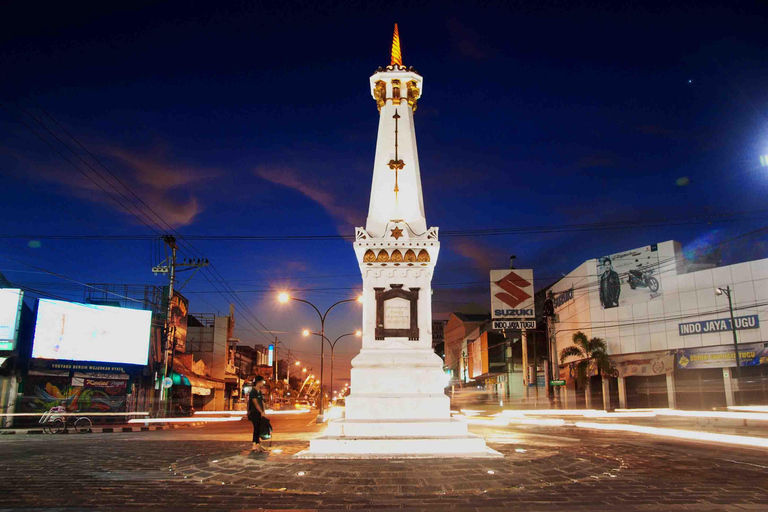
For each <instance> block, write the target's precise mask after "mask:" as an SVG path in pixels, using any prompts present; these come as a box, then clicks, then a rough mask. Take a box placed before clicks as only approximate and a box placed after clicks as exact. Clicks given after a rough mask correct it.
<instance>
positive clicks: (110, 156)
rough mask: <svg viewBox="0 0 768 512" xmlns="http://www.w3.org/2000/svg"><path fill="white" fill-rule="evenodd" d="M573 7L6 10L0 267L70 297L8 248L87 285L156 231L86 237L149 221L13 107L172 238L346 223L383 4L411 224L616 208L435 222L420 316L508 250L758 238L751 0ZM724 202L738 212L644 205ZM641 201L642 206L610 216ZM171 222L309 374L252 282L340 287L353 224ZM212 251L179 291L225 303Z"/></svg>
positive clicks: (550, 273) (762, 110)
mask: <svg viewBox="0 0 768 512" xmlns="http://www.w3.org/2000/svg"><path fill="white" fill-rule="evenodd" d="M319 4H322V5H323V6H322V7H321V6H319ZM576 4H578V2H566V1H562V2H555V1H549V2H548V1H537V2H504V3H499V4H494V3H490V2H480V3H477V4H476V5H472V4H471V3H469V2H461V3H456V4H453V3H450V2H437V3H432V4H430V3H420V2H405V3H398V2H360V3H356V2H338V3H334V2H306V3H290V2H287V3H286V2H274V3H273V2H268V3H267V2H264V3H261V2H209V1H207V2H194V1H192V2H190V1H185V2H141V1H133V2H124V3H123V2H101V3H93V4H85V3H77V2H76V3H53V2H50V3H48V4H47V5H41V4H38V3H30V2H26V3H23V5H22V2H16V5H15V6H10V7H8V6H6V7H5V8H4V11H5V12H4V15H3V20H2V21H0V62H2V63H3V66H2V68H3V76H4V78H3V80H2V83H1V84H0V102H2V105H3V106H4V108H2V109H0V136H1V138H0V169H2V176H3V179H2V184H3V186H2V190H3V201H2V202H0V215H2V218H3V219H5V222H3V228H2V229H0V235H4V236H6V235H23V237H16V238H13V237H11V238H8V237H4V238H0V256H2V257H3V258H6V259H0V271H1V272H3V274H5V276H6V277H7V278H8V279H10V280H11V281H12V282H16V283H20V284H22V285H24V286H27V287H31V288H35V289H38V290H42V291H44V292H46V293H48V294H52V295H54V296H57V297H66V298H69V299H74V300H80V299H82V297H83V292H82V287H81V286H79V285H77V284H74V283H72V282H68V281H64V280H62V279H59V278H57V277H55V276H53V275H50V274H46V273H44V272H41V271H40V270H35V269H32V268H31V267H28V266H25V265H23V264H20V263H16V262H13V261H9V260H8V259H7V258H11V259H13V260H18V261H22V262H24V263H26V264H29V265H34V266H35V267H38V268H41V269H45V270H47V271H51V272H55V273H58V274H61V275H64V276H67V277H69V278H72V279H74V280H76V281H80V282H86V283H126V284H158V285H161V284H163V281H164V279H163V278H162V277H160V276H158V277H155V276H153V275H152V273H151V272H150V268H151V265H152V264H155V263H157V258H156V256H157V255H156V249H157V246H158V244H157V243H152V242H150V241H149V240H106V239H99V237H103V236H108V235H139V236H148V235H153V234H154V233H153V231H152V230H150V228H148V227H146V226H144V225H142V224H141V223H140V222H139V221H138V220H137V219H136V218H135V217H134V216H132V215H129V214H128V213H126V211H125V210H124V209H122V208H121V207H120V206H118V204H117V203H116V202H115V201H114V200H113V199H111V198H110V197H108V196H107V195H106V194H105V193H104V192H103V191H101V190H100V189H99V188H97V187H96V185H94V183H93V182H92V181H90V180H89V179H88V178H87V177H86V176H84V174H83V173H81V172H80V171H78V170H77V169H75V168H74V167H73V166H71V165H70V164H69V163H68V162H67V161H66V160H65V159H64V158H63V157H62V156H61V155H59V154H57V152H56V151H55V150H54V149H52V148H51V147H50V146H48V145H47V144H46V143H45V142H43V141H42V140H40V138H38V137H37V136H36V135H35V134H33V133H32V132H31V131H30V130H29V129H28V128H27V127H26V126H25V124H24V123H26V124H27V125H29V126H30V127H32V128H34V129H35V130H36V131H37V132H38V133H39V134H40V135H42V136H43V137H44V138H46V140H48V141H49V142H50V143H51V144H52V145H53V146H54V148H56V149H57V150H58V151H59V152H60V153H61V154H62V155H64V156H66V157H67V158H69V159H70V160H72V161H73V162H75V163H77V164H78V166H79V167H80V168H81V170H82V171H83V172H84V173H85V174H86V175H88V176H91V177H92V178H94V179H95V180H96V181H97V182H99V180H100V178H98V177H96V176H95V175H94V174H93V173H92V171H91V170H90V169H89V168H88V167H87V166H86V165H85V164H83V163H82V162H81V161H79V160H77V159H76V157H74V156H73V155H72V153H70V152H69V150H68V149H66V148H67V147H70V148H72V149H73V150H75V151H76V152H78V153H79V154H81V155H84V151H83V149H82V148H79V147H78V146H77V143H76V142H75V140H76V141H77V142H79V143H80V144H82V145H83V146H84V147H85V148H87V149H88V151H90V153H92V154H93V156H95V157H96V158H97V159H98V160H99V161H100V162H102V163H103V164H104V165H106V167H107V168H108V169H109V170H110V171H111V172H112V173H114V174H115V176H117V177H118V178H119V179H120V181H122V182H123V183H124V184H125V185H127V186H128V187H129V188H130V190H131V191H133V192H135V193H136V194H137V195H138V196H139V197H140V198H141V199H142V200H143V201H144V202H145V203H146V204H147V205H149V206H150V207H151V208H152V209H153V210H154V211H155V212H157V213H158V214H159V215H160V216H161V217H162V218H163V219H164V220H165V221H166V222H168V223H169V224H171V225H172V226H173V227H174V228H176V229H178V232H179V233H181V234H182V235H263V236H286V235H338V234H344V235H352V234H353V233H354V229H353V228H354V227H355V226H362V225H364V222H365V217H366V213H367V212H366V210H367V206H368V198H369V192H370V185H371V176H372V165H373V157H374V150H375V142H376V130H377V123H378V119H377V116H378V113H377V110H376V105H375V102H374V100H373V99H372V98H371V96H370V91H369V85H368V77H369V76H370V75H371V74H372V73H373V72H374V71H375V70H376V68H377V67H379V66H385V65H387V64H389V45H390V41H391V35H392V29H393V25H394V23H395V22H397V23H398V24H399V27H400V36H401V43H402V49H403V60H404V64H405V65H407V66H414V67H415V69H416V70H418V72H419V73H420V74H421V75H422V76H423V77H424V89H423V96H422V99H421V100H420V102H419V108H418V111H417V112H416V115H415V119H416V131H417V140H418V144H419V156H420V164H421V172H422V182H423V187H424V195H425V207H426V212H427V222H428V225H431V226H439V227H440V228H441V229H442V230H444V231H457V230H461V231H471V230H476V229H490V228H523V227H533V226H547V227H552V226H555V227H556V226H562V225H581V224H592V223H604V222H612V223H621V224H622V226H621V227H620V228H619V229H610V230H608V229H600V230H590V231H578V232H563V231H554V232H550V233H532V234H524V235H520V234H516V235H504V236H466V237H445V238H443V239H442V252H441V255H440V259H439V261H438V264H437V268H436V273H435V279H434V283H435V294H434V301H435V315H436V317H441V318H445V317H446V314H447V313H449V312H450V311H453V310H457V309H460V308H463V307H465V306H467V305H468V304H470V303H479V304H480V305H482V306H484V307H486V308H487V307H488V302H489V289H488V284H487V281H488V270H489V269H491V268H506V267H507V266H508V264H509V256H510V255H511V254H515V255H517V257H518V258H517V260H516V264H517V266H518V267H520V268H526V267H533V268H534V270H535V273H536V274H535V277H536V285H537V288H541V287H542V286H545V285H548V284H550V283H552V282H553V281H554V280H555V279H556V278H557V277H558V276H560V275H561V273H567V272H569V271H571V270H572V269H573V268H575V267H576V266H577V265H579V264H580V263H581V262H583V261H584V260H586V259H588V258H592V257H596V256H600V255H604V254H610V253H613V252H618V251H621V250H626V249H631V248H634V247H639V246H643V245H647V244H651V243H655V242H660V241H663V240H669V239H675V240H679V241H680V242H681V243H682V244H683V247H684V249H685V250H686V254H687V255H688V256H689V257H691V258H693V259H699V260H706V259H715V260H722V262H723V263H724V264H727V263H733V262H739V261H747V260H751V259H757V258H764V257H768V235H767V234H766V232H765V231H763V232H762V234H758V235H750V236H745V237H741V238H738V239H736V240H732V239H734V238H736V237H739V236H740V235H742V234H745V233H750V232H752V231H754V230H757V229H759V228H762V227H764V226H765V222H766V217H767V216H768V209H766V206H765V198H766V197H767V193H768V167H761V166H760V155H766V154H768V117H767V116H766V113H767V112H768V110H767V107H768V88H766V84H767V83H768V64H767V63H768V59H767V58H766V56H767V55H768V30H767V29H766V26H767V25H766V23H767V22H768V4H766V3H765V2H735V1H728V2H725V1H724V2H703V1H701V2H674V4H676V5H675V6H674V7H672V6H670V5H667V3H664V4H663V5H662V4H659V7H649V6H648V5H647V4H649V2H627V3H625V7H624V8H620V7H619V2H605V3H601V2H593V3H584V4H583V5H581V6H577V5H576ZM41 108H42V109H44V111H45V112H47V113H48V114H50V115H51V116H52V117H53V118H55V120H56V121H57V122H58V123H60V126H58V125H56V124H55V123H54V121H53V120H51V118H46V117H45V113H44V112H43V111H42V110H41ZM32 116H34V117H35V118H37V119H39V120H40V121H44V122H45V124H46V126H47V127H48V128H49V129H50V130H51V131H52V132H53V133H54V134H56V136H58V137H59V138H60V139H61V140H62V141H64V142H65V143H66V144H67V146H64V145H62V144H61V143H59V142H58V141H56V139H55V138H54V137H53V135H51V134H50V133H49V132H47V131H46V130H45V129H44V128H42V127H41V126H40V125H39V124H37V121H36V120H35V119H34V118H33V117H32ZM65 129H66V132H64V130H65ZM67 132H68V133H69V134H70V135H71V136H72V137H74V139H72V138H69V137H68V136H67ZM85 158H86V160H87V161H89V163H90V164H91V165H92V166H93V167H94V168H95V169H98V170H99V171H100V172H101V173H102V174H104V175H106V176H107V177H108V179H110V180H111V183H112V184H113V185H115V186H116V187H117V188H119V189H120V190H122V191H123V192H124V193H126V194H128V193H127V192H126V190H125V189H124V188H122V186H121V185H120V184H118V183H117V182H116V181H115V180H114V178H111V177H109V176H108V175H107V174H106V172H105V171H104V169H103V168H101V167H99V166H98V164H97V163H95V162H94V161H93V160H92V158H91V157H88V156H86V157H85ZM100 183H101V184H102V185H103V186H104V187H105V188H107V190H110V192H114V191H113V190H112V189H111V188H110V187H109V185H107V184H105V183H104V182H103V181H101V182H100ZM128 195H129V196H130V194H128ZM130 197H133V196H130ZM134 199H135V198H134ZM136 202H137V203H138V201H136ZM140 206H141V205H140ZM142 208H143V206H142ZM145 211H146V209H145ZM742 212H752V213H750V214H741V215H738V216H737V217H736V220H733V219H732V218H731V220H732V221H730V222H713V223H711V224H706V223H701V222H698V223H695V224H691V223H687V224H684V225H673V224H670V223H669V222H668V221H669V220H673V219H690V218H691V217H696V216H702V215H713V214H733V213H742ZM649 219H652V220H660V221H662V222H660V223H657V225H656V226H653V227H647V226H646V225H634V224H633V222H637V221H646V220H649ZM155 229H157V230H159V228H157V227H156V228H155ZM46 235H83V236H88V237H93V238H94V239H90V240H84V239H78V240H55V239H50V238H46V237H45V236H46ZM191 243H192V244H193V245H194V247H195V248H197V249H198V250H199V251H200V252H201V253H202V254H204V255H205V257H207V258H208V259H209V260H210V261H211V262H212V263H213V264H214V266H215V268H216V270H217V271H218V272H219V273H220V275H221V276H223V278H224V279H225V280H226V282H227V283H228V285H229V286H230V287H231V288H232V289H234V290H236V291H237V296H238V297H239V298H240V299H241V300H242V302H243V304H244V305H245V306H243V305H241V304H237V307H238V313H237V322H238V332H237V334H238V336H239V337H240V338H241V340H242V341H243V342H245V343H248V344H253V343H265V341H266V339H265V336H267V337H269V336H271V335H270V334H266V335H264V333H259V332H257V329H258V330H263V327H262V326H260V325H259V324H258V323H257V321H256V319H255V318H254V316H253V315H255V316H256V317H257V318H258V319H259V320H260V321H261V322H263V324H264V325H266V326H267V327H268V329H270V330H275V331H281V332H280V333H279V334H277V335H278V336H279V337H280V339H281V340H283V341H284V342H285V343H286V345H287V346H289V347H290V348H291V349H292V350H293V351H294V353H295V354H296V356H297V357H299V358H300V359H301V360H302V361H308V362H309V364H310V365H312V366H313V367H314V368H315V370H317V369H318V357H317V356H316V355H315V354H316V352H317V342H316V341H314V340H313V341H312V342H310V340H307V339H304V338H302V337H301V336H300V334H298V333H299V332H300V331H301V329H302V328H304V327H308V328H312V329H318V328H319V325H318V324H319V322H318V320H317V318H316V316H315V317H313V316H312V315H314V312H312V311H311V310H310V309H309V308H308V307H306V306H304V305H302V304H298V303H292V304H290V305H289V306H283V305H278V304H277V302H276V300H275V295H276V293H275V290H278V289H284V288H291V289H298V290H301V291H295V292H294V294H295V295H296V296H299V297H302V298H305V299H307V300H311V301H313V302H315V303H317V304H318V306H319V307H323V308H324V307H327V306H329V305H330V304H331V303H333V302H334V301H336V300H341V299H344V298H348V297H354V296H355V295H356V294H357V291H356V290H358V289H359V288H360V286H361V279H360V274H359V270H358V268H357V265H356V262H355V258H354V252H353V250H352V247H351V243H350V242H348V241H343V240H320V241H271V242H265V241H231V240H230V241H212V240H194V241H192V242H191ZM716 251H719V253H717V252H716ZM713 252H715V254H713ZM185 255H186V256H195V257H199V254H196V253H193V252H192V251H190V250H187V251H186V254H182V255H181V256H182V257H183V256H185ZM212 272H213V271H212V269H209V273H206V274H201V275H198V276H196V277H195V278H193V279H192V281H191V282H190V283H189V284H188V285H187V286H186V287H185V288H184V290H182V293H184V294H185V295H186V296H187V297H188V298H189V299H190V311H191V312H192V313H195V312H217V311H218V312H222V313H226V312H227V311H228V304H229V302H230V299H229V298H227V297H225V296H222V294H219V293H217V292H216V291H214V290H213V285H212V284H211V283H210V282H209V281H208V280H207V279H206V276H208V278H209V279H211V280H214V278H213V277H212V276H213V275H216V274H213V273H212ZM216 277H218V276H216ZM214 282H215V281H214ZM219 287H221V285H219ZM246 309H248V310H249V312H246V311H245V310H246ZM357 327H359V307H358V306H356V305H355V304H348V305H343V306H340V307H339V308H338V309H337V310H335V311H334V312H333V313H331V315H330V316H329V325H328V331H329V334H330V335H331V337H332V339H334V338H335V337H336V336H338V335H340V334H342V333H345V332H349V331H354V330H355V329H356V328H357ZM358 348H359V344H357V342H356V340H353V339H351V338H347V339H346V340H345V341H343V342H341V344H340V348H339V352H338V353H337V354H338V356H337V363H336V367H337V369H342V370H341V371H343V372H344V373H346V371H347V370H348V367H349V362H348V361H349V359H350V358H351V356H352V355H353V353H356V351H357V350H358ZM345 376H346V375H345Z"/></svg>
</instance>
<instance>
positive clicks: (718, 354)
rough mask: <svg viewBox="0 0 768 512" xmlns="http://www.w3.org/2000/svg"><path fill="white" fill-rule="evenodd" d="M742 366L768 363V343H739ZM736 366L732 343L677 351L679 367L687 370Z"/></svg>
mask: <svg viewBox="0 0 768 512" xmlns="http://www.w3.org/2000/svg"><path fill="white" fill-rule="evenodd" d="M739 363H740V366H757V365H760V364H768V343H749V344H745V345H741V344H740V345H739ZM732 366H736V351H735V350H734V348H733V346H732V345H718V346H715V347H696V348H682V349H679V350H678V351H677V367H678V368H681V369H686V370H698V369H700V368H730V367H732Z"/></svg>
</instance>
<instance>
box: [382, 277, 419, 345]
mask: <svg viewBox="0 0 768 512" xmlns="http://www.w3.org/2000/svg"><path fill="white" fill-rule="evenodd" d="M374 291H375V292H376V334H375V338H376V339H377V340H383V339H384V338H408V339H411V340H417V339H419V319H418V304H419V289H418V288H411V289H410V290H403V285H401V284H391V285H390V289H389V290H387V291H384V288H374Z"/></svg>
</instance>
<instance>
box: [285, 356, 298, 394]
mask: <svg viewBox="0 0 768 512" xmlns="http://www.w3.org/2000/svg"><path fill="white" fill-rule="evenodd" d="M290 355H291V354H290V352H289V353H288V357H290ZM293 365H294V366H299V365H301V361H296V362H295V363H293ZM285 372H286V373H285V382H287V383H288V390H289V391H290V389H291V365H290V364H287V365H285Z"/></svg>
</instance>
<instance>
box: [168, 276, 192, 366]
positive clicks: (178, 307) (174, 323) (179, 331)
mask: <svg viewBox="0 0 768 512" xmlns="http://www.w3.org/2000/svg"><path fill="white" fill-rule="evenodd" d="M163 311H168V287H167V286H164V287H163ZM188 314H189V301H188V300H187V299H186V298H185V297H184V296H183V295H182V294H180V293H179V292H177V291H175V290H174V292H173V299H171V318H170V323H169V325H168V327H169V328H170V329H171V333H173V335H174V336H175V337H176V350H177V351H179V352H184V351H186V346H187V315H188Z"/></svg>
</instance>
